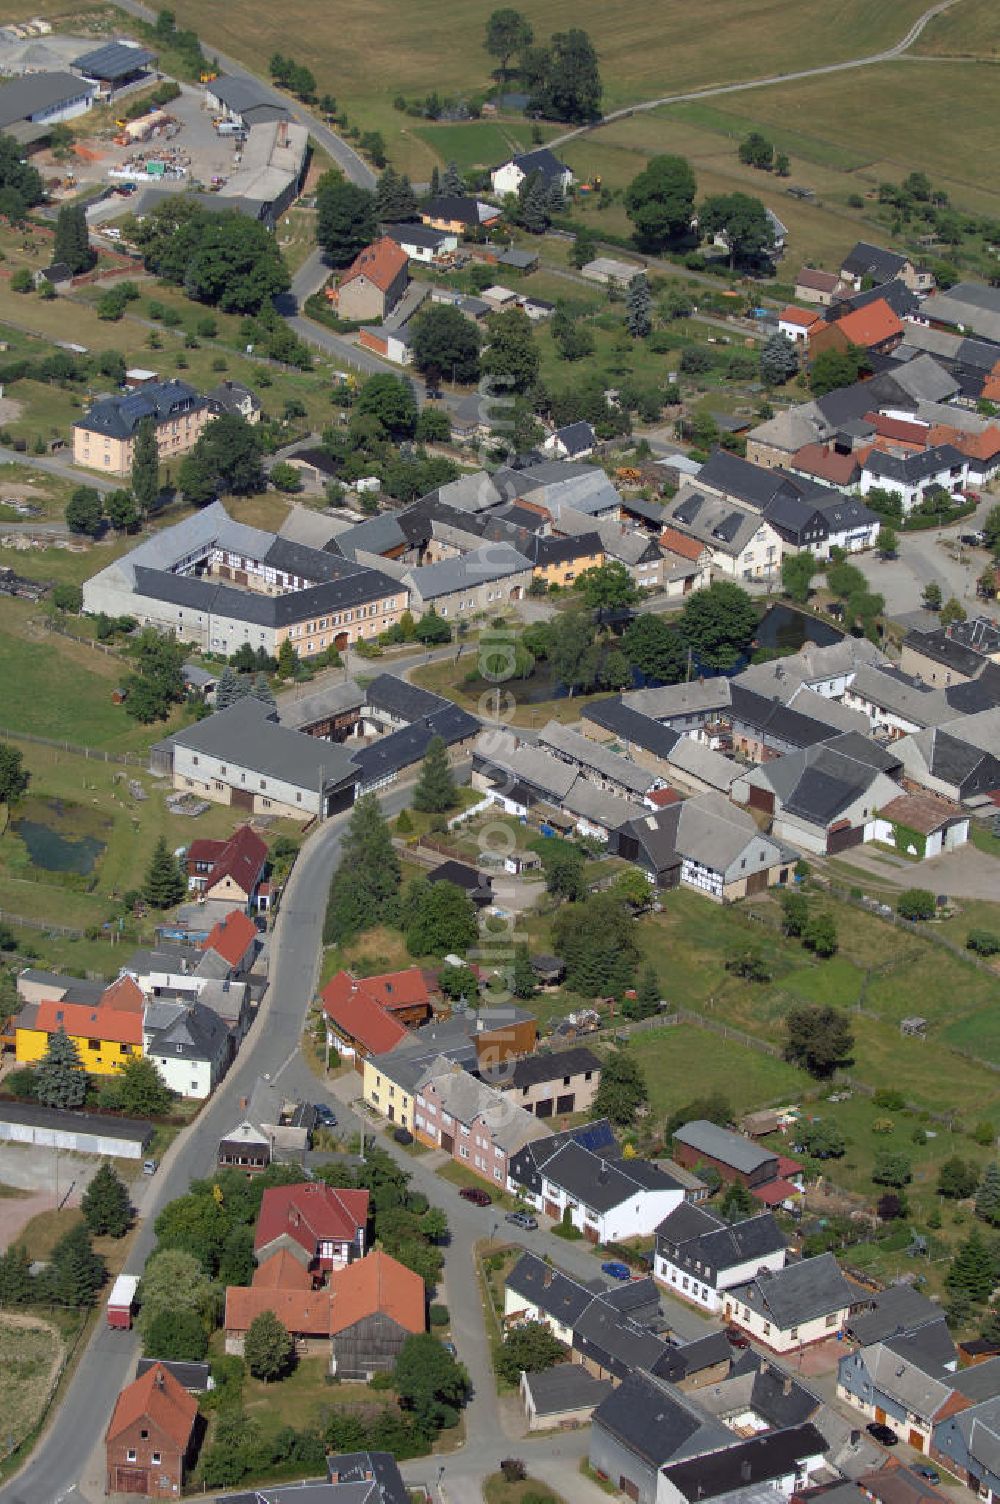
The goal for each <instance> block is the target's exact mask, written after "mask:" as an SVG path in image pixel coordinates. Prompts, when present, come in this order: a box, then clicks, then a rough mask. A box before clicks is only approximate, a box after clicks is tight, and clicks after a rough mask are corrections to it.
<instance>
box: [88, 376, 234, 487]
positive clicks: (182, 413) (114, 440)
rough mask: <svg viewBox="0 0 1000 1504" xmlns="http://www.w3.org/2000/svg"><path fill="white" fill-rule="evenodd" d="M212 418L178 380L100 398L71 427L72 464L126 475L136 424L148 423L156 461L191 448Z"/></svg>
mask: <svg viewBox="0 0 1000 1504" xmlns="http://www.w3.org/2000/svg"><path fill="white" fill-rule="evenodd" d="M212 417H213V414H212V413H211V412H210V411H209V408H208V404H207V403H206V402H205V400H204V398H203V397H199V395H198V393H197V392H196V391H195V389H194V387H192V386H188V385H187V383H186V382H184V381H154V382H150V383H148V385H146V386H144V387H141V388H140V389H139V390H138V391H135V392H126V393H124V394H123V395H121V396H114V397H102V398H101V399H100V401H98V402H95V403H94V405H93V407H91V408H90V410H89V411H88V412H87V413H86V415H85V416H84V417H82V418H80V419H78V421H77V422H76V423H74V425H73V462H74V464H77V465H85V466H86V467H87V468H88V469H90V470H103V471H104V473H105V474H106V475H128V474H130V472H131V469H132V459H133V456H134V453H135V440H136V435H137V433H138V431H139V427H140V425H141V424H142V423H143V421H144V420H147V419H148V420H150V421H151V422H152V424H153V430H154V433H155V434H156V445H157V449H158V450H159V454H160V460H161V462H163V461H166V460H170V459H175V458H177V457H178V456H180V455H182V454H187V452H188V450H189V449H193V448H194V445H195V443H196V442H197V440H198V437H199V435H200V434H201V431H202V429H203V428H204V427H205V425H206V423H208V422H209V421H210V420H211V418H212Z"/></svg>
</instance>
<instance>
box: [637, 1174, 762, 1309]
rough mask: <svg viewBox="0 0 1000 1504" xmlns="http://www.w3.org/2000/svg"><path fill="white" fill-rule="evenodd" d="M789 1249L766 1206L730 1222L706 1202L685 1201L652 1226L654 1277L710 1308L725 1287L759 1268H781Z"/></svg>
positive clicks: (719, 1301) (719, 1302) (674, 1291)
mask: <svg viewBox="0 0 1000 1504" xmlns="http://www.w3.org/2000/svg"><path fill="white" fill-rule="evenodd" d="M787 1252H788V1249H787V1244H786V1242H785V1238H784V1235H783V1234H782V1232H781V1229H780V1228H779V1227H778V1225H777V1223H776V1222H775V1220H774V1218H773V1217H772V1215H771V1214H770V1212H764V1213H762V1214H761V1215H760V1216H757V1217H748V1218H747V1219H746V1220H745V1221H742V1222H734V1223H732V1224H731V1225H730V1224H729V1223H727V1222H726V1221H725V1220H724V1219H723V1218H722V1217H719V1216H716V1214H715V1213H714V1212H712V1211H710V1210H709V1208H708V1207H705V1206H693V1205H691V1204H690V1203H689V1202H684V1203H683V1204H682V1205H681V1206H679V1207H678V1208H677V1210H676V1211H674V1212H671V1214H670V1216H669V1217H666V1218H665V1219H664V1220H663V1221H662V1222H661V1223H660V1225H659V1227H658V1228H657V1229H656V1251H655V1254H654V1258H653V1278H654V1279H656V1280H658V1281H659V1282H660V1283H661V1284H663V1285H666V1286H667V1287H668V1289H669V1290H670V1291H671V1293H672V1294H674V1295H679V1296H680V1297H681V1299H682V1300H690V1301H692V1302H693V1304H695V1305H697V1306H700V1307H701V1308H702V1309H703V1310H705V1311H712V1312H713V1313H714V1312H716V1311H720V1310H721V1309H722V1300H723V1295H724V1292H725V1291H726V1290H729V1289H731V1288H732V1287H733V1286H734V1285H738V1284H742V1283H745V1282H746V1281H747V1280H750V1279H753V1278H754V1276H755V1275H757V1274H759V1273H760V1271H761V1270H762V1269H771V1270H775V1269H783V1268H784V1267H785V1259H786V1257H787Z"/></svg>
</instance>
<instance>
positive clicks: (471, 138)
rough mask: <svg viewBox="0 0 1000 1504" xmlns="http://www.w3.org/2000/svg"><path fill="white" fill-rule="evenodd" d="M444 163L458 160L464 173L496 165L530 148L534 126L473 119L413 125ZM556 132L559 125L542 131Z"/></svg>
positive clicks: (459, 166) (459, 167)
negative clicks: (471, 169)
mask: <svg viewBox="0 0 1000 1504" xmlns="http://www.w3.org/2000/svg"><path fill="white" fill-rule="evenodd" d="M411 129H412V132H413V134H414V135H415V136H418V137H419V138H420V140H421V141H423V142H425V143H426V144H427V146H429V147H430V149H431V151H432V152H433V153H434V155H435V157H436V158H437V159H438V161H439V163H441V164H442V165H444V164H446V163H448V162H454V163H455V165H456V167H458V169H459V171H460V172H467V171H468V170H469V169H470V168H473V167H496V166H497V165H498V163H500V162H503V161H505V160H506V158H507V157H509V156H512V155H513V154H514V153H515V152H519V151H525V150H530V149H531V145H532V140H531V127H530V126H529V125H528V123H527V122H526V121H524V120H518V121H513V122H510V121H494V120H470V121H468V122H466V123H464V124H457V125H450V124H449V125H441V124H431V123H428V124H426V125H417V126H413V127H411ZM541 134H542V135H543V136H544V137H549V136H552V135H554V134H555V127H548V128H546V129H545V131H543V132H541Z"/></svg>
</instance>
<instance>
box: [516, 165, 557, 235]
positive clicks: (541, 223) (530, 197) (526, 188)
mask: <svg viewBox="0 0 1000 1504" xmlns="http://www.w3.org/2000/svg"><path fill="white" fill-rule="evenodd" d="M518 197H519V199H520V200H521V204H520V208H519V210H518V219H519V220H520V221H521V224H522V225H523V226H524V228H525V229H526V230H527V231H528V233H529V234H531V235H544V234H545V231H546V230H547V229H548V227H549V222H550V216H549V195H548V190H547V188H546V187H545V184H544V182H543V181H542V179H541V177H540V176H539V175H538V174H536V173H533V174H532V175H531V177H529V178H525V180H524V182H523V183H522V184H521V187H520V188H519V190H518Z"/></svg>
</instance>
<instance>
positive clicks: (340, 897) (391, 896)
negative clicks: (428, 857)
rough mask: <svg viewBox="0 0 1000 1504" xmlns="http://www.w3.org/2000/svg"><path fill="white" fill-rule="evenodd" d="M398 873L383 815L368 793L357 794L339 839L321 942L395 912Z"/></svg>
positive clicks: (337, 938)
mask: <svg viewBox="0 0 1000 1504" xmlns="http://www.w3.org/2000/svg"><path fill="white" fill-rule="evenodd" d="M401 878H402V873H401V869H400V865H399V857H398V856H397V855H396V852H395V850H394V848H393V844H392V836H391V835H390V833H389V827H388V825H387V824H386V821H385V816H384V815H383V814H382V811H381V809H380V808H379V804H378V800H377V799H376V798H375V796H374V794H366V795H365V796H364V797H363V798H361V799H359V800H358V802H357V804H355V806H354V809H353V810H352V811H351V819H350V823H349V824H348V827H347V832H346V834H345V836H344V839H343V843H342V845H341V857H340V865H339V866H338V868H337V870H336V872H335V873H334V875H333V881H332V883H331V884H330V897H329V900H328V903H327V908H326V920H325V923H324V925H323V938H324V940H325V941H326V942H327V944H328V945H329V944H339V943H340V941H342V940H346V939H349V938H350V936H352V935H356V934H358V933H359V932H360V931H361V930H365V929H370V928H371V926H372V925H373V924H379V923H380V922H382V921H383V920H389V919H393V918H395V917H396V914H397V912H398V902H399V886H400V882H401Z"/></svg>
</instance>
